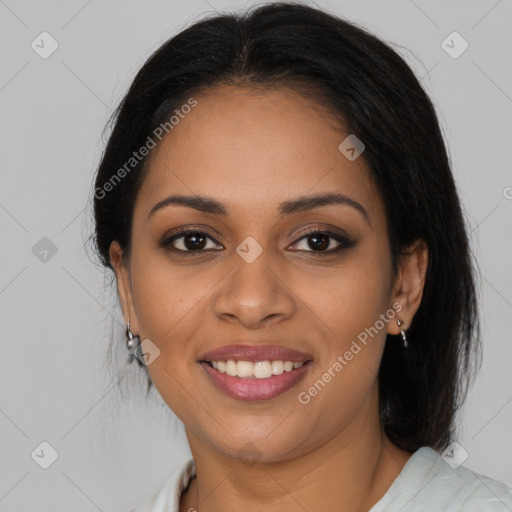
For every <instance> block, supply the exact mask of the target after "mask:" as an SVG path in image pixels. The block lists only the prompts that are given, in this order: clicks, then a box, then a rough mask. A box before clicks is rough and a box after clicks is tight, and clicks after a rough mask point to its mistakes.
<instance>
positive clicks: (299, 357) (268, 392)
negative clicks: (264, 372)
mask: <svg viewBox="0 0 512 512" xmlns="http://www.w3.org/2000/svg"><path fill="white" fill-rule="evenodd" d="M215 361H217V362H220V361H222V362H224V361H231V362H230V364H233V362H238V364H242V363H240V361H248V362H250V363H258V362H260V361H266V362H267V363H268V362H270V361H273V362H275V363H274V364H276V362H279V361H280V362H281V364H282V362H283V361H288V364H290V362H294V363H303V364H302V365H300V367H293V368H290V370H289V371H284V372H282V373H281V374H279V375H271V376H268V377H265V378H254V377H246V378H240V377H238V376H236V377H235V376H231V375H228V374H227V373H222V372H221V371H218V370H217V369H215V368H214V367H213V366H211V363H212V362H215ZM312 361H313V356H311V355H310V354H306V353H305V352H299V351H298V350H294V349H291V348H287V347H283V346H281V345H226V346H224V347H220V348H217V349H215V350H210V351H209V352H206V353H204V354H201V356H200V358H199V360H198V363H199V364H200V366H201V368H202V369H203V371H204V372H205V374H206V376H207V377H208V379H209V381H210V382H211V383H212V384H214V385H215V386H216V387H217V389H219V390H221V391H222V392H224V393H225V394H226V395H228V396H230V397H231V398H234V399H237V400H243V401H259V400H269V399H272V398H276V397H278V396H279V395H282V394H284V393H285V392H286V391H288V390H290V389H292V388H293V387H295V386H296V385H297V384H298V382H299V381H300V380H302V379H303V378H304V377H305V375H306V374H307V373H308V372H309V371H310V367H311V365H312ZM221 364H222V363H221Z"/></svg>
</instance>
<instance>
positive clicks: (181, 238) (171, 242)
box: [160, 229, 218, 253]
mask: <svg viewBox="0 0 512 512" xmlns="http://www.w3.org/2000/svg"><path fill="white" fill-rule="evenodd" d="M209 241H210V242H212V243H213V247H212V246H210V247H208V242H209ZM160 245H161V246H162V247H165V248H169V249H171V250H173V251H176V252H183V253H187V252H203V251H205V250H210V249H217V248H218V245H217V244H216V242H215V241H214V240H213V239H212V238H211V237H210V236H209V235H208V234H207V233H206V232H204V231H201V230H192V229H184V230H182V231H180V232H179V233H175V234H174V235H172V236H171V237H168V238H165V239H164V240H163V241H162V242H161V243H160Z"/></svg>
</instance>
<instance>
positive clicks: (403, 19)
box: [0, 0, 512, 512]
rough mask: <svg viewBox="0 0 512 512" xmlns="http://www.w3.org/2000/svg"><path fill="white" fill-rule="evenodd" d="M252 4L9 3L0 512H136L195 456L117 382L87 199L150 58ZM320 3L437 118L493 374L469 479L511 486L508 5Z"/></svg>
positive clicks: (2, 4)
mask: <svg viewBox="0 0 512 512" xmlns="http://www.w3.org/2000/svg"><path fill="white" fill-rule="evenodd" d="M253 3H254V2H246V3H243V2H237V1H224V0H209V1H208V2H206V1H205V0H194V1H188V2H163V1H153V2H142V1H138V2H135V1H129V2H122V3H121V2H114V1H110V2H106V1H104V2H100V1H98V0H91V1H88V2H87V1H84V0H73V1H68V2H64V1H60V2H57V1H52V2H50V1H47V2H36V1H31V2H29V1H15V0H5V1H1V0H0V38H1V47H2V49H3V51H2V66H1V69H0V108H1V119H2V137H1V140H2V147H1V153H0V159H1V178H2V185H1V187H0V221H1V226H2V265H1V270H0V272H1V275H0V308H1V314H2V316H1V319H2V322H1V331H2V333H1V334H2V336H1V343H2V351H1V354H2V356H1V357H0V376H1V377H0V378H1V386H0V431H1V433H2V435H1V443H0V511H3V512H6V511H9V512H10V511H18V510H23V511H26V512H28V511H36V510H37V511H38V512H44V511H49V510H54V511H55V510H70V509H72V510H74V511H94V510H105V511H106V510H116V511H121V510H126V509H127V508H128V507H130V506H132V505H134V504H135V503H136V502H138V501H139V500H141V499H142V498H144V497H146V496H148V495H149V494H151V493H153V492H154V491H155V490H156V489H157V487H158V486H159V485H160V484H161V483H162V482H163V481H164V480H165V479H166V478H167V477H168V476H169V475H170V473H171V472H172V471H174V469H175V468H176V467H177V466H178V465H179V464H181V463H182V461H183V460H184V459H185V458H186V457H188V455H189V451H188V447H187V444H186V438H185V436H184V433H183V428H182V426H181V425H178V428H175V427H174V423H173V421H172V415H171V414H170V413H169V412H168V411H167V407H166V406H165V404H164V403H163V401H162V400H161V398H160V396H159V395H158V394H157V393H153V394H152V395H150V399H149V401H148V403H147V404H146V402H145V399H144V394H143V392H141V391H138V389H140V388H143V386H144V381H143V380H142V379H137V375H136V374H137V368H136V366H135V364H134V365H132V366H131V367H129V370H128V373H122V374H117V373H116V372H117V371H118V368H122V366H123V357H124V351H123V350H124V346H123V343H124V338H123V334H122V315H121V312H120V310H119V308H118V307H116V306H115V299H116V296H115V289H114V288H109V285H108V279H107V280H106V279H104V276H103V274H102V272H101V271H99V269H98V268H96V267H95V266H94V265H93V264H92V263H91V261H90V259H89V257H88V256H87V253H86V251H85V250H84V243H85V242H86V241H87V237H88V236H89V234H90V229H91V220H90V208H89V206H88V202H89V198H90V191H91V187H92V179H93V174H94V169H95V165H96V164H97V163H98V160H99V156H100V153H101V150H102V149H103V145H104V142H105V141H104V139H103V138H102V130H103V128H104V125H105V122H106V120H107V117H108V115H109V114H110V112H111V110H112V109H113V108H114V107H115V106H116V105H117V103H118V101H119V100H120V99H121V97H122V94H123V93H124V91H125V90H126V88H127V86H128V85H129V83H130V81H131V79H132V78H133V77H134V74H135V73H136V71H137V70H138V69H139V67H140V66H141V65H142V63H143V62H144V60H145V59H146V58H147V56H148V55H149V54H150V52H152V51H153V50H154V49H156V48H157V47H158V46H160V44H161V43H163V42H164V41H165V40H166V39H167V38H169V37H170V36H171V35H173V34H174V33H176V32H178V31H179V30H181V28H183V27H184V25H185V24H187V23H189V22H191V21H194V20H196V19H198V18H200V17H201V16H202V15H203V14H205V13H207V12H213V11H214V10H223V9H229V10H231V9H242V8H244V7H247V6H248V5H252V4H253ZM317 5H319V6H321V7H324V8H326V9H328V10H330V11H331V12H334V13H337V14H339V15H341V16H344V17H346V18H348V19H349V20H352V21H354V22H356V23H359V24H361V25H362V26H364V27H366V28H368V29H370V30H371V31H372V32H373V33H375V34H376V35H378V36H380V37H382V38H383V39H384V40H386V41H388V42H393V43H395V44H396V45H398V46H397V47H396V48H397V49H398V50H399V52H400V54H401V55H402V56H404V58H405V59H406V60H407V62H408V63H409V64H410V65H411V66H412V67H413V69H414V70H415V72H416V73H417V75H418V76H419V77H421V80H422V83H423V84H424V86H425V87H426V89H427V91H428V92H429V94H430V96H431V97H432V99H433V101H434V103H435V105H436V108H437V109H438V113H439V115H440V121H441V124H442V127H443V131H444V134H445V137H446V139H447V140H448V143H449V151H450V155H451V159H452V162H453V169H454V173H455V175H456V180H457V183H458V186H459V189H460V194H461V196H462V200H463V203H464V206H465V210H466V214H467V217H468V220H469V223H470V225H471V229H472V244H473V249H474V251H475V254H476V256H477V258H478V261H479V264H480V268H481V272H482V279H481V300H482V313H483V318H482V320H483V335H484V359H483V367H482V370H481V372H480V374H479V377H478V379H477V381H476V383H475V385H474V386H473V388H472V389H471V393H470V396H469V398H468V401H467V404H466V406H465V408H464V409H463V411H462V415H461V433H460V437H459V443H460V444H461V445H462V446H463V447H464V449H465V450H467V452H468V453H469V458H468V459H467V460H466V461H465V465H466V466H467V467H470V468H471V469H474V470H476V471H478V472H479V473H484V474H487V475H489V476H491V477H493V478H496V479H499V480H502V481H506V482H507V483H509V484H511V483H512V441H511V432H512V403H511V402H512V376H511V371H510V361H511V360H512V345H511V343H510V341H511V340H510V327H511V320H510V319H511V317H512V273H511V272H510V267H509V264H510V259H511V258H510V255H511V254H512V236H511V235H512V222H511V216H512V188H507V187H512V173H511V163H510V162H511V161H512V150H511V147H512V143H511V140H510V139H511V134H512V133H511V132H512V130H511V122H510V119H511V115H512V67H511V65H510V63H511V62H512V31H511V27H512V2H511V1H510V0H501V1H496V0H485V1H484V0H482V1H472V2H468V1H462V0H460V1H452V2H444V1H443V2H442V1H430V2H427V1H425V0H414V1H413V0H395V1H388V2H379V1H377V0H373V1H366V0H364V1H362V0H358V1H340V0H338V1H319V2H318V3H317ZM43 31H47V32H49V33H50V34H51V36H52V37H53V38H54V39H55V40H56V41H57V43H58V45H59V46H58V49H57V50H56V51H55V52H54V53H53V54H52V55H51V56H49V57H48V58H46V59H43V58H41V57H40V56H39V54H38V53H36V52H35V51H34V50H33V49H32V48H31V43H32V41H34V40H36V42H37V41H38V39H37V37H38V36H39V34H40V33H41V32H43ZM453 31H457V32H459V33H460V34H461V35H462V37H463V38H464V39H465V40H466V41H467V42H468V44H469V48H468V49H467V50H466V51H465V52H464V53H463V54H462V55H460V56H459V57H458V58H455V59H454V58H452V57H450V56H449V55H448V54H447V53H446V52H445V51H444V49H443V48H442V46H441V43H442V41H443V40H445V38H446V37H447V36H448V35H449V34H451V33H452V32H453ZM454 44H455V43H454ZM458 44H459V43H456V44H455V49H457V48H458V46H457V45H458ZM400 47H402V48H400ZM459 47H460V46H459ZM46 48H48V45H47V44H46ZM397 142H399V141H397ZM43 237H47V238H48V239H49V240H51V242H52V243H53V244H54V245H55V247H56V250H57V252H56V253H55V254H52V252H51V250H50V252H48V253H47V254H46V256H44V253H43V252H41V251H43V250H45V248H46V249H47V246H46V245H45V244H48V241H42V242H40V240H41V238H43ZM38 243H39V244H40V245H36V244H38ZM41 244H42V245H41ZM34 246H35V247H36V248H35V249H33V247H34ZM45 257H46V261H41V258H43V259H44V258H45ZM448 293H449V291H448ZM112 329H113V332H111V331H112ZM112 335H114V336H116V337H117V339H119V344H118V346H119V349H118V350H119V353H120V356H121V357H120V359H121V361H120V362H118V363H117V365H115V364H111V363H109V362H108V361H107V349H108V345H109V338H110V336H112ZM119 379H120V381H119ZM118 381H119V382H118ZM119 386H121V390H122V389H125V395H126V398H127V400H126V401H124V402H123V400H122V397H121V396H120V395H119V392H118V389H119ZM43 441H46V442H48V443H50V445H51V446H53V447H54V449H55V450H56V451H57V452H58V458H57V460H56V461H55V462H54V463H53V464H52V465H51V466H50V467H49V468H48V469H46V470H45V469H42V468H41V467H39V465H38V464H36V462H34V460H33V459H32V458H31V453H32V452H33V451H34V450H35V449H36V448H37V447H38V446H39V445H40V443H41V442H43ZM45 453H46V454H48V453H49V452H48V451H46V452H45Z"/></svg>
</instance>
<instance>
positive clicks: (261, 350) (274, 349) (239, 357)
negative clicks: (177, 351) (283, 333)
mask: <svg viewBox="0 0 512 512" xmlns="http://www.w3.org/2000/svg"><path fill="white" fill-rule="evenodd" d="M228 359H232V360H233V361H250V362H251V363H257V362H258V361H265V360H268V361H294V362H298V363H300V362H306V361H309V360H311V359H313V356H312V355H310V354H306V353H305V352H299V351H298V350H294V349H291V348H288V347H283V346H282V345H226V346H224V347H220V348H217V349H214V350H210V351H209V352H206V353H204V354H202V355H201V356H200V357H199V362H202V361H227V360H228Z"/></svg>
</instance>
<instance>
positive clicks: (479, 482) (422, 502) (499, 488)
mask: <svg viewBox="0 0 512 512" xmlns="http://www.w3.org/2000/svg"><path fill="white" fill-rule="evenodd" d="M397 507H398V508H397ZM395 509H396V510H401V511H402V512H419V511H424V510H429V511H430V512H437V511H443V512H462V511H464V512H477V511H478V512H482V511H484V512H502V511H503V512H505V511H512V488H511V487H510V486H508V485H506V484H504V483H502V482H499V481H497V480H493V479H492V478H489V477H487V476H485V475H481V474H479V473H475V472H474V471H472V470H471V469H469V468H467V467H464V466H462V465H457V464H455V463H453V462H452V461H450V460H449V459H445V458H443V457H442V456H441V455H439V454H438V453H437V452H436V451H435V450H433V449H432V448H429V447H427V446H424V447H422V448H420V449H419V450H417V451H416V452H415V453H414V454H413V455H412V457H411V458H410V459H409V460H408V461H407V463H406V464H405V466H404V468H403V469H402V472H401V473H400V475H399V476H398V478H397V479H396V480H395V482H394V483H393V485H392V486H391V487H390V489H389V490H388V492H387V493H386V495H385V496H384V497H383V499H382V500H381V501H379V503H377V504H376V506H375V507H374V508H372V511H371V512H378V511H381V510H382V511H384V510H386V511H388V510H389V511H392V510H395Z"/></svg>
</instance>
